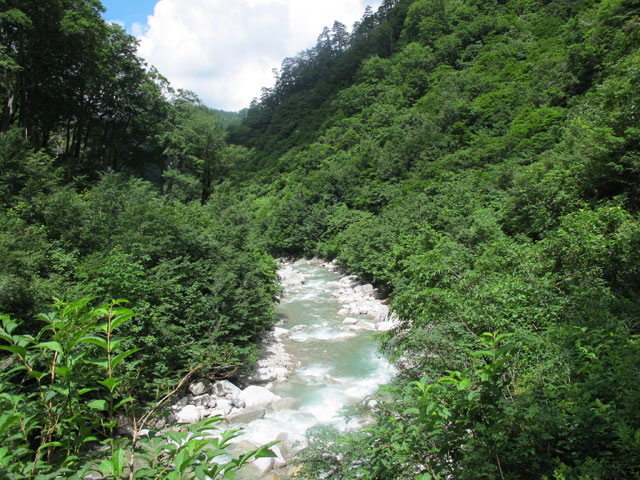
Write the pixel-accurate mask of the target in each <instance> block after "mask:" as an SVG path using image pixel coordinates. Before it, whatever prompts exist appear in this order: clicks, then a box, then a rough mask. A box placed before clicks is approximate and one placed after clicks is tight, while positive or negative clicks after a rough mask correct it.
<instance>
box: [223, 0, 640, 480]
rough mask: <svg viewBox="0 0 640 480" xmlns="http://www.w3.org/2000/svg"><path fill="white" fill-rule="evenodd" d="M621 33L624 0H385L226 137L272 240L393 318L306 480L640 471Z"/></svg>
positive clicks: (310, 54)
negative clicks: (362, 410)
mask: <svg viewBox="0 0 640 480" xmlns="http://www.w3.org/2000/svg"><path fill="white" fill-rule="evenodd" d="M639 46H640V4H639V3H638V2H634V1H628V0H622V1H619V0H613V1H603V2H584V1H579V2H578V1H576V2H573V1H568V2H545V1H533V2H529V1H526V2H525V1H505V2H486V1H482V2H479V1H478V2H476V1H456V0H417V1H407V0H398V1H387V2H384V5H383V6H382V7H381V9H380V10H379V11H378V12H377V13H375V14H374V13H371V12H369V13H367V14H366V15H365V17H364V18H363V19H362V21H361V22H360V23H359V24H358V25H356V28H355V30H354V33H353V34H352V35H351V36H349V35H347V36H345V35H344V33H343V31H342V30H341V28H340V25H339V24H336V25H334V28H333V29H332V30H331V31H325V32H324V33H323V34H322V35H321V37H320V38H319V41H318V44H317V46H316V47H315V48H314V49H311V50H309V51H306V52H302V53H301V54H299V55H298V56H296V57H294V58H291V59H287V60H285V62H284V63H283V66H282V69H281V71H280V74H279V77H278V81H277V83H276V85H275V87H274V88H273V89H271V90H265V91H264V95H263V97H262V98H261V99H260V101H259V102H258V103H257V104H255V105H253V106H252V108H251V109H250V110H249V112H248V116H247V118H246V120H245V121H244V122H243V123H242V125H241V126H240V127H235V128H233V129H232V130H231V131H230V135H229V140H230V141H232V142H236V143H239V144H242V145H245V146H248V147H252V148H254V153H253V155H252V159H253V160H252V164H251V165H250V166H249V167H245V168H246V171H247V175H246V178H247V180H246V185H247V188H248V191H250V192H251V195H252V197H251V198H253V200H251V199H248V200H245V201H248V202H249V203H250V204H251V205H252V206H253V208H254V211H255V221H256V223H257V225H258V226H259V228H260V231H261V232H262V235H263V236H264V237H265V238H266V240H267V242H268V245H269V246H270V249H271V250H272V251H273V252H275V253H280V254H281V253H286V254H291V255H302V254H306V255H321V256H324V257H329V258H336V259H337V260H338V262H339V263H340V264H341V265H342V266H344V267H345V268H346V269H347V270H348V271H350V272H353V273H356V274H358V275H361V276H363V277H365V278H367V279H369V280H371V281H373V282H374V283H376V284H378V285H379V286H383V287H385V288H386V289H387V290H388V291H389V292H390V295H391V299H392V308H393V311H394V312H395V315H397V317H398V319H399V321H400V324H399V326H398V328H396V329H395V330H394V331H393V332H391V333H390V334H388V335H387V336H386V337H385V339H384V350H385V351H386V352H387V353H389V354H390V355H392V357H393V358H394V359H396V360H397V362H398V363H399V365H401V366H402V367H404V370H403V375H402V379H401V380H399V381H398V383H397V385H395V386H393V387H391V388H390V389H389V392H388V393H387V395H390V396H391V397H390V401H389V402H388V403H385V404H384V405H383V406H382V407H381V408H380V411H379V413H378V416H377V422H376V424H375V425H373V426H371V427H369V428H368V429H366V430H365V431H364V432H361V433H359V434H355V435H351V436H347V437H338V438H333V437H332V436H331V435H330V434H329V433H327V432H319V433H318V441H317V442H316V446H317V448H316V449H315V450H311V451H309V452H307V455H306V458H305V459H304V462H303V465H304V470H303V471H304V472H306V473H307V476H308V478H316V477H317V476H318V475H319V474H320V473H319V472H322V473H323V474H324V475H329V478H389V479H392V478H407V479H409V478H542V477H546V478H603V479H604V478H637V477H638V475H640V471H639V470H638V465H640V429H639V428H640V417H638V415H637V412H636V410H637V405H638V403H639V401H640V398H639V397H638V393H637V392H638V386H639V384H640V383H639V382H640V377H639V376H638V369H637V365H638V361H639V360H640V356H639V355H640V351H639V345H638V333H640V332H639V327H638V314H639V312H640V309H639V306H640V305H639V304H638V300H639V298H638V293H639V289H638V285H640V283H639V280H640V269H639V268H640V263H639V260H640V258H639V255H640V254H639V252H640V224H639V223H638V208H639V207H640V203H639V201H640V197H639V196H638V193H639V190H638V185H640V183H639V180H640V178H639V174H640V170H639V167H640V152H639V146H640V145H639V141H640V130H639V127H640V124H639V123H638V122H639V119H638V112H637V109H638V105H639V104H640V77H639V76H638V75H639V73H638V72H640V70H639V67H640V56H639V52H640V50H639V49H638V47H639ZM387 398H388V399H389V397H387ZM323 478H325V477H323Z"/></svg>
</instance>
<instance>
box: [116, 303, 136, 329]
mask: <svg viewBox="0 0 640 480" xmlns="http://www.w3.org/2000/svg"><path fill="white" fill-rule="evenodd" d="M121 311H122V313H120V312H121ZM117 315H118V316H117V317H115V318H114V319H113V320H111V331H112V332H113V331H114V330H115V329H116V328H118V327H119V326H120V324H122V322H124V321H126V320H129V319H130V318H132V317H134V316H135V313H133V312H132V311H131V310H129V309H126V308H123V309H118V312H117Z"/></svg>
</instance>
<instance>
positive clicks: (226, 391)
mask: <svg viewBox="0 0 640 480" xmlns="http://www.w3.org/2000/svg"><path fill="white" fill-rule="evenodd" d="M241 392H242V390H240V388H238V387H236V386H235V385H234V384H233V383H231V382H230V381H229V380H220V381H218V382H216V383H214V384H213V386H212V387H211V393H213V394H214V395H216V396H217V397H233V398H235V397H237V396H238V395H240V393H241Z"/></svg>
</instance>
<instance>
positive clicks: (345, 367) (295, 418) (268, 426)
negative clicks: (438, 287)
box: [245, 262, 395, 442]
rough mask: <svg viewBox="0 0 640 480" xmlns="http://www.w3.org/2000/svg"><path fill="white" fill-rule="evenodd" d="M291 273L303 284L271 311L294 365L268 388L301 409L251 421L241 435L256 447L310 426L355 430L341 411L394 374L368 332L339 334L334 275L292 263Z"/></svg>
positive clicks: (341, 331)
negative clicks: (285, 377)
mask: <svg viewBox="0 0 640 480" xmlns="http://www.w3.org/2000/svg"><path fill="white" fill-rule="evenodd" d="M294 268H295V269H296V270H298V271H300V272H302V273H303V274H304V276H305V279H306V281H305V283H304V284H302V285H299V286H295V287H289V288H288V289H287V290H286V291H285V292H284V295H283V298H282V299H281V301H280V304H279V305H278V307H277V311H278V315H279V316H280V318H281V319H282V324H281V325H280V327H281V328H285V329H287V330H289V331H290V333H289V335H288V336H286V337H284V336H283V337H282V341H283V344H284V345H285V349H286V351H287V353H289V354H290V355H292V357H293V361H294V364H296V363H297V364H298V366H297V368H294V369H293V371H292V372H291V373H290V376H289V379H288V380H287V381H284V382H280V383H276V384H274V385H273V392H274V393H276V394H277V395H280V396H281V397H283V398H286V397H294V398H297V399H300V400H301V406H300V408H299V409H297V410H289V411H285V412H277V413H275V414H271V415H269V414H268V415H267V416H265V418H264V419H262V420H257V421H254V422H252V423H251V424H250V425H249V426H248V428H247V430H246V433H245V435H247V436H249V437H250V438H252V439H255V440H257V441H261V442H268V441H271V440H273V438H275V436H277V435H278V433H280V432H288V433H294V434H304V433H305V431H306V430H307V429H308V428H309V427H311V426H313V425H315V424H316V423H326V424H331V425H334V426H336V427H337V428H340V429H346V428H350V427H352V426H355V425H354V424H352V425H349V424H347V423H346V421H345V418H344V416H343V414H342V412H341V410H342V409H343V407H345V406H347V405H349V404H353V403H356V402H362V401H363V400H365V399H366V398H367V397H368V396H370V395H371V394H373V393H374V392H375V391H376V389H377V388H378V386H380V385H381V384H384V383H388V382H389V381H390V380H391V378H392V377H393V375H394V373H395V370H394V369H393V367H392V366H391V365H390V364H389V362H388V361H387V360H386V359H385V358H383V357H381V356H380V355H379V354H378V353H377V342H376V339H375V334H374V333H373V332H370V331H366V330H361V331H358V332H348V331H344V329H343V327H342V321H343V320H344V316H341V315H338V311H339V310H340V309H341V308H342V306H341V305H340V303H339V302H338V300H337V299H336V298H334V297H333V296H332V295H331V293H332V292H334V291H336V290H338V289H339V288H340V287H339V286H338V285H337V284H336V281H337V280H338V278H339V277H338V275H337V274H335V273H332V272H330V271H328V270H327V269H326V268H324V267H322V266H321V265H320V264H319V263H313V262H306V263H296V264H294ZM352 317H354V318H358V319H359V320H360V321H362V322H365V321H366V322H368V321H370V320H369V319H367V318H366V317H358V316H352ZM300 326H303V327H302V329H300ZM292 329H293V330H294V331H291V330H292ZM296 329H300V330H298V331H295V330H296Z"/></svg>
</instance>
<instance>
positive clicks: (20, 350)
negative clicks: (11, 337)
mask: <svg viewBox="0 0 640 480" xmlns="http://www.w3.org/2000/svg"><path fill="white" fill-rule="evenodd" d="M0 350H5V351H7V352H11V353H15V354H16V355H20V356H21V357H22V358H25V357H26V356H27V349H26V348H24V347H21V346H19V345H0Z"/></svg>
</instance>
